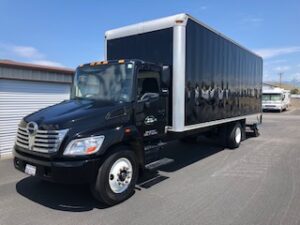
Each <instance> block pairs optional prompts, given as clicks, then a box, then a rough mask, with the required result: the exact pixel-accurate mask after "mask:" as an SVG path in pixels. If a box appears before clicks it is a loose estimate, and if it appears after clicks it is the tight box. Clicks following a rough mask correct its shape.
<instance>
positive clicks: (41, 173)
mask: <svg viewBox="0 0 300 225" xmlns="http://www.w3.org/2000/svg"><path fill="white" fill-rule="evenodd" d="M100 163H101V160H100V159H85V160H76V161H52V160H49V159H41V158H36V157H34V156H28V155H27V154H23V153H21V152H19V151H16V150H15V151H14V166H15V168H16V169H17V170H19V171H21V172H24V171H25V166H26V164H30V165H32V166H35V167H36V175H35V176H36V177H39V178H41V179H43V180H47V181H51V182H56V183H72V184H78V183H92V182H93V181H94V179H95V177H96V176H97V173H98V169H99V167H100Z"/></svg>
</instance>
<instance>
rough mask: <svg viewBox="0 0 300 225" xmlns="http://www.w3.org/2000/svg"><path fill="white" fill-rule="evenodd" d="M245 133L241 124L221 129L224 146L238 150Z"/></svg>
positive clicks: (237, 123) (228, 125)
mask: <svg viewBox="0 0 300 225" xmlns="http://www.w3.org/2000/svg"><path fill="white" fill-rule="evenodd" d="M243 133H244V130H243V127H242V125H241V123H240V122H235V123H232V124H227V125H225V126H224V127H223V128H222V129H221V136H222V137H223V138H222V139H223V140H222V142H223V145H224V146H225V147H228V148H231V149H234V148H238V147H239V146H240V143H241V141H242V139H243Z"/></svg>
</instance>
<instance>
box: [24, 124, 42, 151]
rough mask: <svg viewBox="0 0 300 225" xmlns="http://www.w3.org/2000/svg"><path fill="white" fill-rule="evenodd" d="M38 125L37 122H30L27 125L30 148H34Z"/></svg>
mask: <svg viewBox="0 0 300 225" xmlns="http://www.w3.org/2000/svg"><path fill="white" fill-rule="evenodd" d="M38 128H39V127H38V125H37V123H36V122H29V123H28V124H27V126H26V130H27V133H28V147H29V150H33V147H34V141H35V134H36V133H37V130H38Z"/></svg>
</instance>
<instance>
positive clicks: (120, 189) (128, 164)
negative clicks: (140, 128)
mask: <svg viewBox="0 0 300 225" xmlns="http://www.w3.org/2000/svg"><path fill="white" fill-rule="evenodd" d="M118 174H119V175H118ZM137 178H138V163H137V160H136V155H135V154H134V152H133V151H131V150H130V149H129V148H128V147H126V146H122V147H119V148H118V149H116V150H115V151H114V152H113V153H111V154H110V155H108V156H107V157H106V159H105V160H104V162H103V164H102V165H101V166H100V168H99V171H98V175H97V178H96V180H95V182H94V184H93V185H91V192H92V194H93V196H94V198H96V199H97V200H98V201H100V202H102V203H104V204H106V205H108V206H112V205H115V204H118V203H120V202H123V201H124V200H126V199H128V198H129V197H131V196H132V194H133V193H134V187H135V184H136V182H137ZM118 180H119V181H118Z"/></svg>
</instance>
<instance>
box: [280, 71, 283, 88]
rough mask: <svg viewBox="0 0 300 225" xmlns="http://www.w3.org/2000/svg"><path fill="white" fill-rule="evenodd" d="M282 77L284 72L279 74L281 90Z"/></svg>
mask: <svg viewBox="0 0 300 225" xmlns="http://www.w3.org/2000/svg"><path fill="white" fill-rule="evenodd" d="M282 75H283V72H280V73H279V87H280V88H281V81H282Z"/></svg>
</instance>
